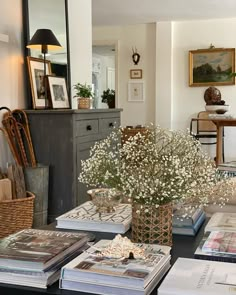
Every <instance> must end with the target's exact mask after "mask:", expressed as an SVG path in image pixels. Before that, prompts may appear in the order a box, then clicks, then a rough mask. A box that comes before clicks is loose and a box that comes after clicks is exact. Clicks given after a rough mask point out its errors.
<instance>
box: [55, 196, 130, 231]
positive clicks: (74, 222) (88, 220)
mask: <svg viewBox="0 0 236 295" xmlns="http://www.w3.org/2000/svg"><path fill="white" fill-rule="evenodd" d="M131 219H132V209H131V205H130V204H120V205H118V206H117V207H116V210H115V212H112V213H98V212H96V206H95V205H94V204H93V203H92V202H91V201H88V202H86V203H84V204H82V205H80V206H78V207H76V208H74V209H72V210H71V211H69V212H67V213H65V214H63V215H61V216H59V217H58V218H56V220H57V228H64V229H75V230H89V231H99V232H112V233H125V232H126V231H127V230H128V229H129V228H130V225H131Z"/></svg>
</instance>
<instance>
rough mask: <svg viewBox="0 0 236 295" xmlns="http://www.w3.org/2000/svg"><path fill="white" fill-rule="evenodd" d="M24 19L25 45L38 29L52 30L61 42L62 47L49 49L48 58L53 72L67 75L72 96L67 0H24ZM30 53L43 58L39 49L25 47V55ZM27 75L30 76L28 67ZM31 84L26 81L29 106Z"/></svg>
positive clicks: (62, 75)
mask: <svg viewBox="0 0 236 295" xmlns="http://www.w3.org/2000/svg"><path fill="white" fill-rule="evenodd" d="M23 20H24V43H25V46H26V45H27V44H28V42H29V40H30V39H31V37H32V36H33V35H34V33H35V32H36V30H37V29H50V30H52V32H53V33H54V35H55V36H56V38H57V40H58V41H59V42H60V44H61V46H62V47H61V49H59V50H55V51H49V52H48V54H47V55H46V59H47V60H49V61H50V62H51V68H52V73H54V74H55V75H56V76H61V77H65V79H66V83H67V89H68V94H69V97H71V96H70V58H69V38H68V18H67V0H23ZM28 55H29V56H33V57H37V58H43V56H42V53H41V52H40V51H39V50H35V49H32V50H29V49H27V48H26V47H25V56H28ZM25 64H26V63H25ZM26 68H27V67H26ZM26 77H28V73H27V69H26ZM29 85H30V83H29V81H26V89H27V90H28V97H29V106H32V103H31V94H30V87H29Z"/></svg>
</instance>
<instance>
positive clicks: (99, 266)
mask: <svg viewBox="0 0 236 295" xmlns="http://www.w3.org/2000/svg"><path fill="white" fill-rule="evenodd" d="M110 242H111V241H109V240H101V241H99V242H98V243H96V244H95V245H94V246H93V247H91V248H89V249H88V250H87V251H86V253H83V254H81V255H79V256H78V257H77V258H75V259H74V260H72V261H71V262H69V263H68V264H67V265H65V266H64V267H63V268H62V271H61V279H62V280H69V281H80V282H84V283H86V282H87V283H89V284H90V283H94V282H96V284H101V285H102V284H103V285H109V286H114V287H117V286H120V287H123V288H135V289H140V290H143V289H145V288H146V286H147V285H148V284H149V283H150V282H151V281H152V280H153V278H154V277H155V275H157V273H158V272H159V271H160V269H162V268H163V267H164V266H166V265H168V266H169V265H170V249H171V248H170V247H169V246H160V245H147V244H134V245H136V246H137V247H138V248H139V249H140V251H144V253H145V258H135V256H134V258H133V257H132V258H131V257H130V258H129V257H128V258H114V257H110V256H107V255H106V256H101V255H100V254H99V253H101V251H102V250H103V249H106V247H107V246H108V245H109V243H110ZM98 249H99V250H98ZM62 286H63V284H62Z"/></svg>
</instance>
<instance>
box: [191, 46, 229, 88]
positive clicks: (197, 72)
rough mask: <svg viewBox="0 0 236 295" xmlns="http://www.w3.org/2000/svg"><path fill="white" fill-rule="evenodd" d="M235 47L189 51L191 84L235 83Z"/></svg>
mask: <svg viewBox="0 0 236 295" xmlns="http://www.w3.org/2000/svg"><path fill="white" fill-rule="evenodd" d="M234 72H235V48H213V49H198V50H191V51H189V86H213V85H233V84H235V77H231V76H230V73H234Z"/></svg>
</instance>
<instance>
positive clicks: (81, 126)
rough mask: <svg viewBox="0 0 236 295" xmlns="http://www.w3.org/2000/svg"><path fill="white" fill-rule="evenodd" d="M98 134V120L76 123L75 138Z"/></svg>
mask: <svg viewBox="0 0 236 295" xmlns="http://www.w3.org/2000/svg"><path fill="white" fill-rule="evenodd" d="M97 133H98V120H97V119H94V120H83V121H76V136H86V135H92V134H97Z"/></svg>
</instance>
